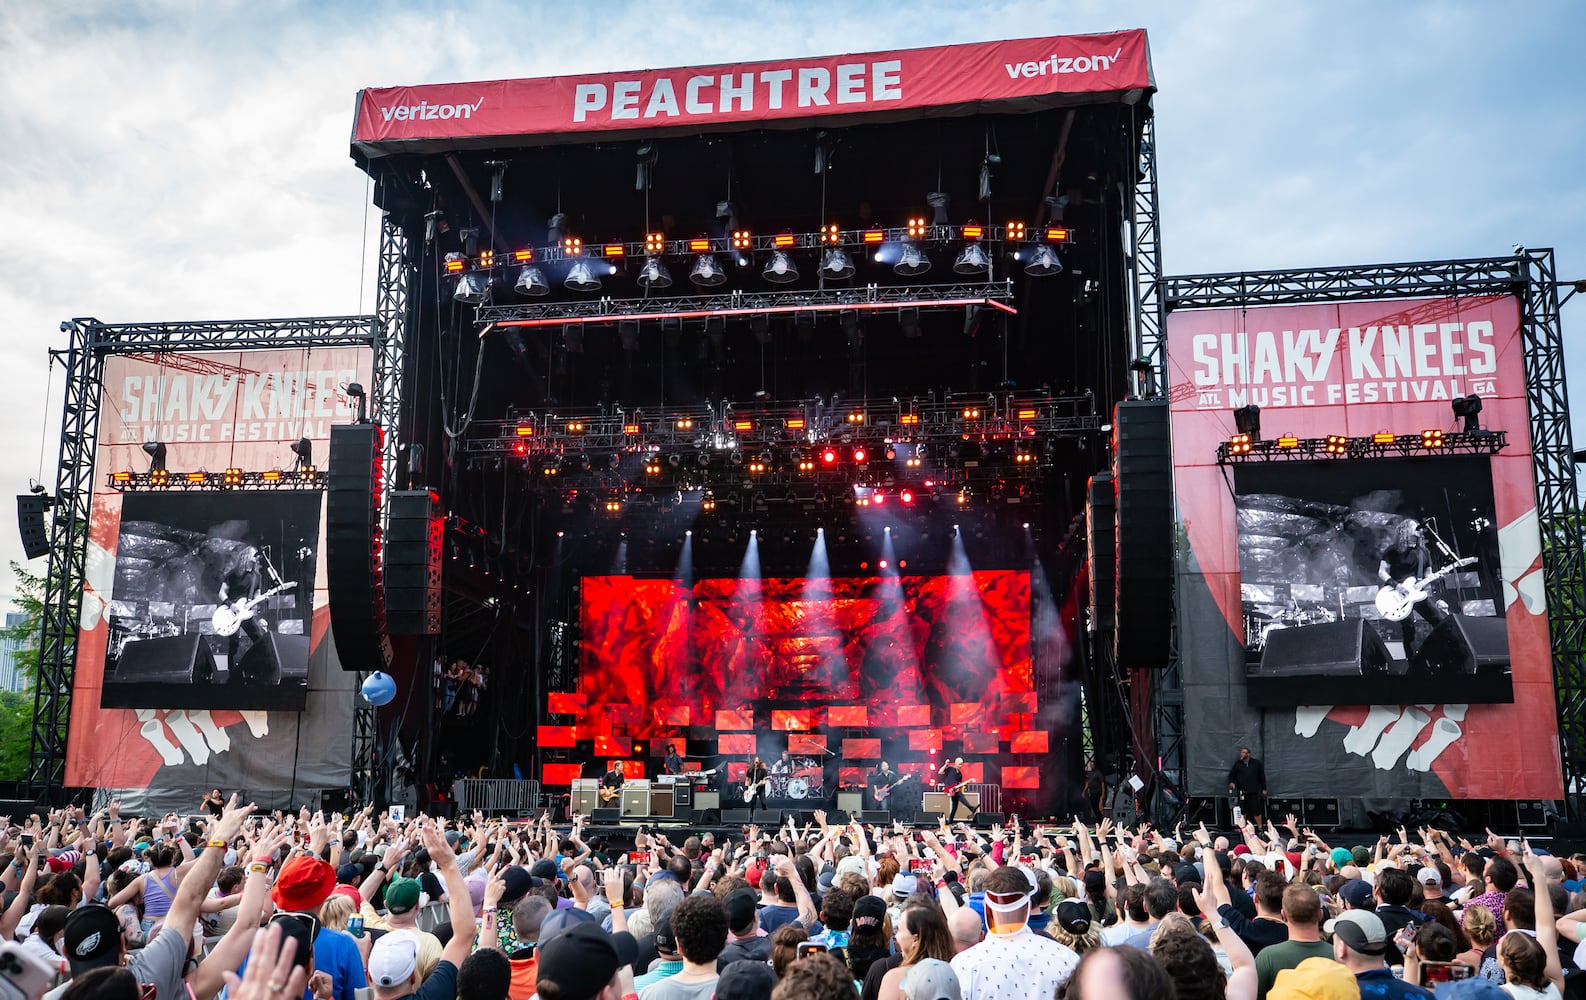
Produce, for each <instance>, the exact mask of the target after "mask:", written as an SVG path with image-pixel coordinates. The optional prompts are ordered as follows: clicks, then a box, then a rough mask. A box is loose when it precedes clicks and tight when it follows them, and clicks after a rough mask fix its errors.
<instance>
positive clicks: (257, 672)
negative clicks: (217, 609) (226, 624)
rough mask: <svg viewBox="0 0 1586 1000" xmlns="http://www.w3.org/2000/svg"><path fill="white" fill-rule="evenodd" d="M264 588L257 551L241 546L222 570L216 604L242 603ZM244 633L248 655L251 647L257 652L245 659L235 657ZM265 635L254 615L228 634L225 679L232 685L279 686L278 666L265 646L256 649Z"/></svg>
mask: <svg viewBox="0 0 1586 1000" xmlns="http://www.w3.org/2000/svg"><path fill="white" fill-rule="evenodd" d="M263 585H264V575H263V573H261V572H260V569H259V550H258V549H257V548H255V547H253V546H252V545H244V546H243V547H242V548H241V549H239V550H238V552H237V555H236V558H234V559H233V560H232V561H231V565H229V566H228V567H227V568H226V575H225V576H223V577H222V578H221V581H220V603H221V604H229V603H232V602H238V601H240V602H246V601H248V600H249V599H250V598H254V597H257V596H259V590H260V589H261V588H262V587H263ZM244 632H246V633H247V634H248V639H249V642H250V645H249V647H248V649H249V652H250V653H251V652H252V651H253V650H254V648H256V647H257V648H258V649H259V652H258V653H254V654H253V655H252V656H250V657H248V658H247V659H246V660H242V659H239V658H238V653H239V652H240V651H241V646H242V633H244ZM264 636H265V628H264V625H263V624H262V623H261V622H260V620H259V616H258V615H257V614H254V615H249V616H248V617H246V618H244V619H243V620H242V624H241V626H240V627H239V628H238V629H237V631H235V632H233V633H232V634H231V638H230V639H229V640H227V644H226V672H227V679H228V681H229V682H230V683H232V684H238V683H241V684H279V683H281V663H280V660H279V659H277V658H276V657H275V656H273V655H267V654H270V653H272V652H273V650H271V649H270V647H269V645H268V644H266V645H264V646H262V647H261V646H259V641H260V640H261V639H263V638H264Z"/></svg>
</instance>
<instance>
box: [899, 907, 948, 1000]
mask: <svg viewBox="0 0 1586 1000" xmlns="http://www.w3.org/2000/svg"><path fill="white" fill-rule="evenodd" d="M893 939H894V940H896V941H897V943H898V954H899V955H902V956H903V962H902V964H901V965H899V966H898V967H897V968H896V969H892V970H890V971H888V972H887V974H886V975H885V976H884V977H883V978H882V980H881V993H880V1000H906V998H905V997H904V994H903V977H904V976H906V975H908V974H909V969H910V968H911V967H912V966H914V965H917V964H918V963H920V962H922V961H924V960H925V959H927V958H935V959H939V960H941V961H943V962H951V961H952V960H953V955H955V954H956V953H957V951H958V949H957V948H956V947H954V945H953V933H952V931H950V930H948V928H947V917H946V916H944V915H943V914H942V911H941V910H940V909H939V908H937V907H936V906H934V905H931V906H911V907H909V908H908V909H906V910H904V911H903V913H902V914H901V915H900V917H899V918H898V926H897V930H896V931H894V932H893Z"/></svg>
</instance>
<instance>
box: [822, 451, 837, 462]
mask: <svg viewBox="0 0 1586 1000" xmlns="http://www.w3.org/2000/svg"><path fill="white" fill-rule="evenodd" d="M821 461H822V462H825V463H826V464H827V465H836V464H837V449H836V448H827V449H826V450H825V451H823V452H821Z"/></svg>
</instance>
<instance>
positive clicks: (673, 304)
mask: <svg viewBox="0 0 1586 1000" xmlns="http://www.w3.org/2000/svg"><path fill="white" fill-rule="evenodd" d="M1012 300H1013V282H1012V281H1000V282H995V283H991V284H953V285H904V286H880V285H866V286H864V287H862V288H833V289H824V290H818V289H812V288H805V289H797V290H793V291H785V292H743V291H733V292H731V293H729V294H725V295H677V296H665V297H662V296H656V297H651V298H638V299H612V298H599V299H592V300H589V301H584V302H545V303H521V304H515V305H505V306H490V305H486V306H481V307H480V308H479V311H478V315H477V317H476V322H477V323H478V324H480V335H481V336H483V335H484V334H486V333H489V332H490V330H491V329H493V328H495V327H502V326H560V325H563V324H566V323H612V322H616V321H618V320H630V321H640V320H663V319H677V320H684V319H711V318H715V317H721V318H723V319H726V318H732V317H738V318H748V317H751V316H773V315H799V314H805V313H807V314H810V315H812V316H813V315H814V314H816V313H823V312H824V313H833V312H835V313H841V312H883V311H885V312H891V311H893V310H898V309H953V308H960V309H962V308H965V307H970V306H980V307H983V308H990V309H998V310H1001V311H1002V312H1005V313H1008V314H1010V315H1017V310H1015V309H1014V308H1013V306H1011V305H1009V304H1008V303H1009V302H1011V301H1012Z"/></svg>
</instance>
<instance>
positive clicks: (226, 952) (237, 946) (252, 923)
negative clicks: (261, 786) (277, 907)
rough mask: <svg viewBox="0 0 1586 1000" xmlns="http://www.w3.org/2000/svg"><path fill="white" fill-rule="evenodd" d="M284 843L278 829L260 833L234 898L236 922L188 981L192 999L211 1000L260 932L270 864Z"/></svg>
mask: <svg viewBox="0 0 1586 1000" xmlns="http://www.w3.org/2000/svg"><path fill="white" fill-rule="evenodd" d="M285 842H286V832H285V831H284V830H282V829H280V828H279V827H271V828H270V829H268V830H265V831H263V832H262V833H261V834H260V836H259V839H258V840H257V841H256V842H255V843H254V845H253V852H252V859H251V860H250V861H249V862H248V878H247V881H245V882H244V883H243V885H242V892H240V893H238V894H237V898H238V902H237V919H236V921H235V922H233V923H232V925H231V929H230V930H228V931H226V933H225V936H224V937H222V938H221V939H220V940H219V941H217V942H215V947H214V948H212V949H210V952H209V955H208V956H207V957H206V958H205V959H204V960H203V962H201V963H199V966H198V968H197V969H195V970H193V974H192V975H190V976H188V978H187V983H188V985H189V986H191V987H192V988H193V995H194V996H200V997H209V996H214V995H215V994H216V993H218V992H220V988H221V987H222V986H224V985H225V973H226V972H227V971H229V970H232V969H236V968H239V967H241V965H242V960H243V958H244V956H246V955H247V954H248V950H249V948H251V947H252V945H253V939H254V937H255V935H257V934H258V931H259V918H260V917H261V916H262V915H263V912H264V898H265V895H266V894H267V893H268V892H269V891H270V864H271V861H272V860H273V859H274V857H275V852H276V851H278V850H280V848H281V845H282V844H283V843H285Z"/></svg>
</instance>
